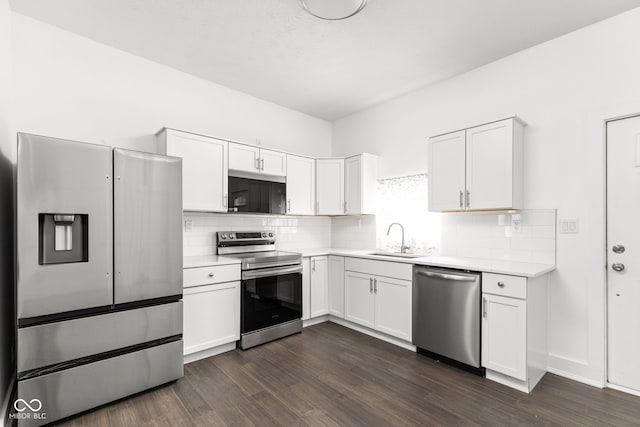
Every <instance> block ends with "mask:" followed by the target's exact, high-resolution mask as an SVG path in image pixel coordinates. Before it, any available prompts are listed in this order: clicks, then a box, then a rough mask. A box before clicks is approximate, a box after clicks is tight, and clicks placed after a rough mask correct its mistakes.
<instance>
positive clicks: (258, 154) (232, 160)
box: [229, 142, 287, 176]
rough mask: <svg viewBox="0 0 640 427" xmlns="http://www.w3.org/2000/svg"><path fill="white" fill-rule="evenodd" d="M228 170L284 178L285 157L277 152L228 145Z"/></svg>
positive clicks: (231, 143)
mask: <svg viewBox="0 0 640 427" xmlns="http://www.w3.org/2000/svg"><path fill="white" fill-rule="evenodd" d="M229 169H231V170H236V171H241V172H249V173H263V174H265V175H275V176H286V174H287V155H286V154H285V153H281V152H279V151H273V150H266V149H264V148H259V147H255V146H253V145H244V144H237V143H235V142H230V143H229Z"/></svg>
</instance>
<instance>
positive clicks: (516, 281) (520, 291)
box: [482, 273, 527, 299]
mask: <svg viewBox="0 0 640 427" xmlns="http://www.w3.org/2000/svg"><path fill="white" fill-rule="evenodd" d="M482 292H484V293H488V294H494V295H502V296H505V297H512V298H521V299H526V298H527V278H526V277H518V276H507V275H505V274H494V273H482Z"/></svg>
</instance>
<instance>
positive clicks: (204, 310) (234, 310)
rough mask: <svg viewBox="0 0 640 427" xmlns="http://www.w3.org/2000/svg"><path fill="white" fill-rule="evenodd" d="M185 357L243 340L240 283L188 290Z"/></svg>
mask: <svg viewBox="0 0 640 427" xmlns="http://www.w3.org/2000/svg"><path fill="white" fill-rule="evenodd" d="M183 304H184V325H183V328H184V330H183V339H184V354H185V355H187V354H192V353H196V352H198V351H202V350H206V349H209V348H213V347H217V346H219V345H222V344H227V343H230V342H233V341H237V340H239V339H240V282H228V283H221V284H219V285H208V286H197V287H193V288H186V289H185V290H184V296H183Z"/></svg>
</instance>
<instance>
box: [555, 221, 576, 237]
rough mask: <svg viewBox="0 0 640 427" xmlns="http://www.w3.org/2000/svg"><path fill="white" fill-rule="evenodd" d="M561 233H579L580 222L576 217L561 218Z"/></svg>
mask: <svg viewBox="0 0 640 427" xmlns="http://www.w3.org/2000/svg"><path fill="white" fill-rule="evenodd" d="M559 225H560V226H559V230H558V231H559V233H560V234H578V233H580V222H579V221H578V220H577V219H575V218H572V219H561V220H560V224H559Z"/></svg>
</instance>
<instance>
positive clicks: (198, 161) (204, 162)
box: [158, 129, 228, 212]
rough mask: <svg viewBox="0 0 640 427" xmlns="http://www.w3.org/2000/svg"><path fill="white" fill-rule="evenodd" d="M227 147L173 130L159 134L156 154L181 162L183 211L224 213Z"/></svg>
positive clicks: (219, 142)
mask: <svg viewBox="0 0 640 427" xmlns="http://www.w3.org/2000/svg"><path fill="white" fill-rule="evenodd" d="M227 151H228V143H227V141H223V140H220V139H216V138H209V137H206V136H201V135H195V134H191V133H187V132H181V131H177V130H173V129H163V130H162V131H160V133H159V134H158V152H159V153H161V154H166V155H168V156H175V157H181V158H182V206H183V210H185V211H206V212H227V191H228V189H227V176H228V168H227Z"/></svg>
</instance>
